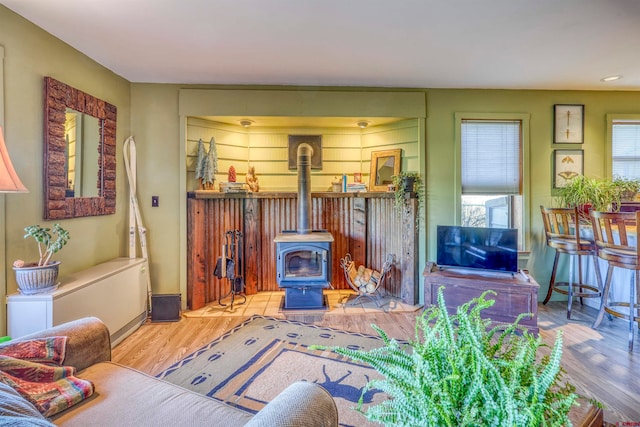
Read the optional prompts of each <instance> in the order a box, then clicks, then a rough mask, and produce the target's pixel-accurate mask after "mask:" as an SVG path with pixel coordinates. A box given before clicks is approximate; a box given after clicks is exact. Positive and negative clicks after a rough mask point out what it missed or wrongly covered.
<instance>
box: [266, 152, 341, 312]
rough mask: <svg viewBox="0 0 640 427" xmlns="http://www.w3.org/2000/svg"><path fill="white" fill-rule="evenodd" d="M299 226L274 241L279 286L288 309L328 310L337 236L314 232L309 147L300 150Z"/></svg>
mask: <svg viewBox="0 0 640 427" xmlns="http://www.w3.org/2000/svg"><path fill="white" fill-rule="evenodd" d="M297 154H298V157H297V160H298V226H297V230H296V231H283V232H282V233H280V234H278V235H277V236H276V238H275V239H274V242H275V244H276V256H277V261H276V262H277V266H276V267H277V268H276V273H277V282H278V285H279V286H280V287H281V288H284V291H285V297H284V308H285V309H299V308H324V307H326V302H325V301H324V296H323V294H322V290H323V289H326V288H328V287H330V286H331V259H332V258H331V246H332V243H333V236H332V235H331V233H329V232H327V231H326V230H312V229H311V211H310V207H311V155H312V154H313V149H312V148H311V146H310V145H309V144H304V143H303V144H300V146H299V147H298V153H297Z"/></svg>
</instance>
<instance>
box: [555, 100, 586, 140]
mask: <svg viewBox="0 0 640 427" xmlns="http://www.w3.org/2000/svg"><path fill="white" fill-rule="evenodd" d="M553 142H554V143H555V144H582V143H583V142H584V105H582V104H556V105H554V106H553Z"/></svg>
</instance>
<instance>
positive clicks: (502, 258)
mask: <svg viewBox="0 0 640 427" xmlns="http://www.w3.org/2000/svg"><path fill="white" fill-rule="evenodd" d="M437 242H438V248H437V264H438V266H440V267H463V268H476V269H482V270H492V271H504V272H511V273H517V272H518V230H517V229H515V228H481V227H461V226H453V225H439V226H438V237H437Z"/></svg>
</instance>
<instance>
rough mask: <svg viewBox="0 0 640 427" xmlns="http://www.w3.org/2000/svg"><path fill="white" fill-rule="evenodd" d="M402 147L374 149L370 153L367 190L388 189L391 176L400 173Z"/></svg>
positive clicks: (391, 181) (391, 179)
mask: <svg viewBox="0 0 640 427" xmlns="http://www.w3.org/2000/svg"><path fill="white" fill-rule="evenodd" d="M401 157H402V149H400V148H398V149H396V150H385V151H374V152H372V153H371V170H370V174H369V191H389V184H392V183H393V176H394V175H398V174H399V173H400V160H401Z"/></svg>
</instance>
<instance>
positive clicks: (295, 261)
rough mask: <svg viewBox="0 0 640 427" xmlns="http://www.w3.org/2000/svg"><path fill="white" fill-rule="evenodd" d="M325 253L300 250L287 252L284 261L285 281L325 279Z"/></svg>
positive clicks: (323, 251)
mask: <svg viewBox="0 0 640 427" xmlns="http://www.w3.org/2000/svg"><path fill="white" fill-rule="evenodd" d="M326 261H327V251H326V250H322V249H311V250H309V249H300V250H293V251H289V252H287V253H286V254H285V259H284V278H285V279H289V280H291V279H300V278H306V279H314V278H315V279H324V278H325V277H326V268H325V266H326Z"/></svg>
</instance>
